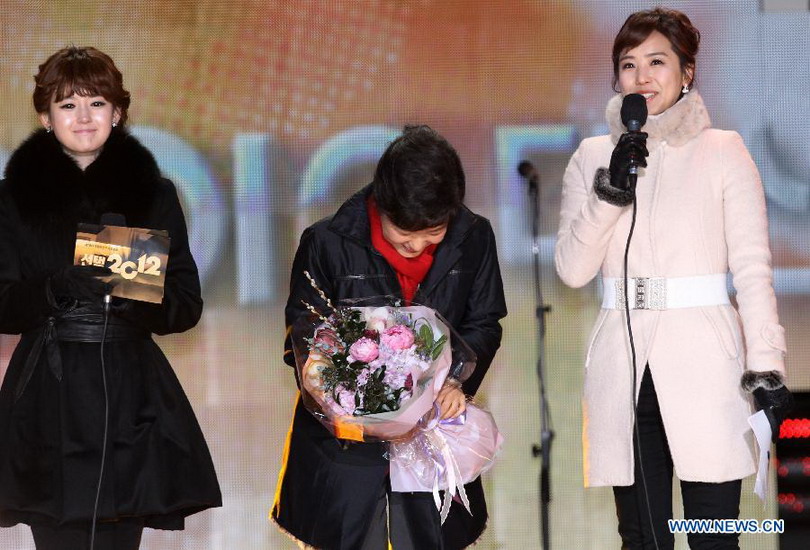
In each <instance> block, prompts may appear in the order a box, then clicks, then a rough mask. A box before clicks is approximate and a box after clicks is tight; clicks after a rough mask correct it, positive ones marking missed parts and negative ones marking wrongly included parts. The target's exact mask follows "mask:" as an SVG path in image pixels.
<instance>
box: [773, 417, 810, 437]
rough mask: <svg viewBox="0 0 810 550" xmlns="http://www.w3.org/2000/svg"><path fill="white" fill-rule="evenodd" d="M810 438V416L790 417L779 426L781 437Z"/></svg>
mask: <svg viewBox="0 0 810 550" xmlns="http://www.w3.org/2000/svg"><path fill="white" fill-rule="evenodd" d="M807 438H810V418H788V419H786V420H785V421H784V422H782V425H781V426H780V427H779V439H807Z"/></svg>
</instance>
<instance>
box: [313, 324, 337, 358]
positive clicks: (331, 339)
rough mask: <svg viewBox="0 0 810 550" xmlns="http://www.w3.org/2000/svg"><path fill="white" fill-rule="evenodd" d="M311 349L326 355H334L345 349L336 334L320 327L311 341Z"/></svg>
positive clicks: (331, 330)
mask: <svg viewBox="0 0 810 550" xmlns="http://www.w3.org/2000/svg"><path fill="white" fill-rule="evenodd" d="M312 347H314V348H315V349H318V350H320V351H321V352H323V353H325V354H327V355H334V354H336V353H340V352H342V351H343V350H344V349H345V348H344V345H343V342H341V341H340V337H339V336H338V335H337V332H335V331H334V330H333V329H331V328H328V327H321V328H319V329H318V330H316V331H315V336H314V338H313V339H312Z"/></svg>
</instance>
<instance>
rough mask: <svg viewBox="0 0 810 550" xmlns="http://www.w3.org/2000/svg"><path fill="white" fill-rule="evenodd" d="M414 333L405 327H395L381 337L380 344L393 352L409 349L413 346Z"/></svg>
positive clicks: (386, 330) (387, 330)
mask: <svg viewBox="0 0 810 550" xmlns="http://www.w3.org/2000/svg"><path fill="white" fill-rule="evenodd" d="M413 338H414V337H413V331H412V330H411V329H409V328H408V327H406V326H405V325H394V326H393V327H391V328H388V329H385V332H383V333H382V334H381V335H380V343H381V344H383V345H385V346H388V347H389V348H391V349H393V350H401V349H408V348H409V347H411V346H412V345H413Z"/></svg>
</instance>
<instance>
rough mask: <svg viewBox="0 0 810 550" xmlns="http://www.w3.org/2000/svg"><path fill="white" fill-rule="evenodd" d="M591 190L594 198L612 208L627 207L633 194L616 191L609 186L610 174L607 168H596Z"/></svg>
mask: <svg viewBox="0 0 810 550" xmlns="http://www.w3.org/2000/svg"><path fill="white" fill-rule="evenodd" d="M593 190H594V191H596V196H597V197H599V198H600V199H602V200H603V201H605V202H607V203H610V204H612V205H614V206H627V205H628V204H631V203H632V202H633V192H632V191H630V190H629V189H617V188H615V187H613V186H612V185H610V172H609V171H608V169H607V168H597V169H596V175H594V177H593Z"/></svg>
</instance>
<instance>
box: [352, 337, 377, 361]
mask: <svg viewBox="0 0 810 550" xmlns="http://www.w3.org/2000/svg"><path fill="white" fill-rule="evenodd" d="M349 355H351V356H352V359H354V360H355V361H362V362H363V363H368V362H370V361H374V360H375V359H376V358H377V356H378V355H380V349H379V348H378V347H377V342H375V341H374V340H371V339H370V338H360V339H359V340H357V341H356V342H355V343H354V344H352V347H350V348H349Z"/></svg>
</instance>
